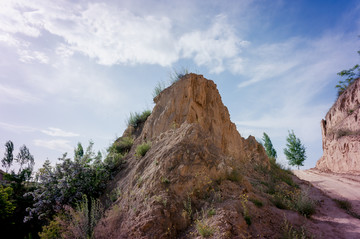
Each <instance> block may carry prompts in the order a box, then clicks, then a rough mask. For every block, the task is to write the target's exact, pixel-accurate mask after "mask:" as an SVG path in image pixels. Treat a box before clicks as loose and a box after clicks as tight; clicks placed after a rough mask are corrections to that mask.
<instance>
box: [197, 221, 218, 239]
mask: <svg viewBox="0 0 360 239" xmlns="http://www.w3.org/2000/svg"><path fill="white" fill-rule="evenodd" d="M195 224H196V230H197V231H198V233H199V234H200V235H201V236H202V237H209V236H212V235H213V234H214V232H215V229H214V228H212V227H211V226H209V225H207V224H206V223H205V222H204V221H200V220H196V222H195Z"/></svg>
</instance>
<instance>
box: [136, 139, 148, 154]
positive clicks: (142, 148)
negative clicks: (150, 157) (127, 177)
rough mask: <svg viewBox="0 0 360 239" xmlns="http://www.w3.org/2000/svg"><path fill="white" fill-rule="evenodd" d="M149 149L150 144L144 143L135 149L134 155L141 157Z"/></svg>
mask: <svg viewBox="0 0 360 239" xmlns="http://www.w3.org/2000/svg"><path fill="white" fill-rule="evenodd" d="M150 148H151V143H149V142H144V143H142V144H140V145H138V146H137V147H136V150H135V155H136V156H138V157H143V156H144V155H145V154H146V152H147V151H148V150H149V149H150Z"/></svg>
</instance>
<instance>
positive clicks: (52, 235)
mask: <svg viewBox="0 0 360 239" xmlns="http://www.w3.org/2000/svg"><path fill="white" fill-rule="evenodd" d="M61 233H62V230H61V225H60V223H59V221H58V220H53V221H50V223H49V225H47V226H44V227H43V230H42V232H39V237H40V239H58V238H61Z"/></svg>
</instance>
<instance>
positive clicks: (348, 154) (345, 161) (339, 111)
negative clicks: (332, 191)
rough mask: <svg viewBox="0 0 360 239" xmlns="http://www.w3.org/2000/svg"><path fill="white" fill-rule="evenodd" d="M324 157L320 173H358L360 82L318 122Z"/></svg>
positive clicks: (359, 160)
mask: <svg viewBox="0 0 360 239" xmlns="http://www.w3.org/2000/svg"><path fill="white" fill-rule="evenodd" d="M321 130H322V143H323V145H322V146H323V150H324V153H323V156H322V157H321V158H320V159H319V160H318V162H317V163H316V168H317V169H318V170H321V171H331V172H335V173H355V174H357V173H360V79H357V80H356V81H355V82H354V83H353V84H352V85H350V86H349V87H348V88H347V89H346V90H345V91H344V92H343V93H342V94H341V95H340V97H339V98H338V99H337V101H336V102H335V103H334V105H333V106H332V107H331V108H330V110H329V112H328V113H327V114H326V117H325V120H322V121H321Z"/></svg>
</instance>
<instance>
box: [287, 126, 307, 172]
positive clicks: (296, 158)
mask: <svg viewBox="0 0 360 239" xmlns="http://www.w3.org/2000/svg"><path fill="white" fill-rule="evenodd" d="M286 141H287V142H288V143H287V144H286V146H287V148H285V149H284V154H285V155H286V159H287V160H289V162H288V163H289V165H291V166H298V169H299V167H300V166H304V164H303V162H304V161H305V159H306V154H305V146H304V145H302V144H301V141H300V139H299V138H297V137H296V136H295V134H294V131H293V130H292V131H291V132H290V131H289V135H288V137H287V138H286Z"/></svg>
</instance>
